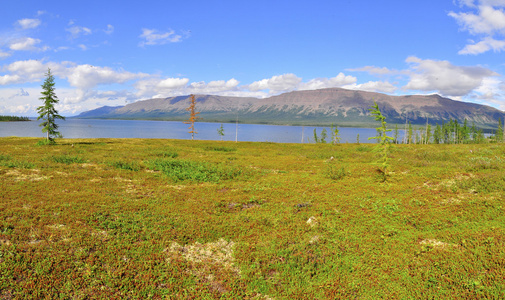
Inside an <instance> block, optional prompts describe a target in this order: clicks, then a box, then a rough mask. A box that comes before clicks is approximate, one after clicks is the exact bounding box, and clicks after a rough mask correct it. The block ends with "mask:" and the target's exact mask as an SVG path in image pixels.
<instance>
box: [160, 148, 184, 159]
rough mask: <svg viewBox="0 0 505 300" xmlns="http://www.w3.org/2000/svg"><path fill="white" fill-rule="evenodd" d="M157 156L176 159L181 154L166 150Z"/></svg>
mask: <svg viewBox="0 0 505 300" xmlns="http://www.w3.org/2000/svg"><path fill="white" fill-rule="evenodd" d="M157 156H161V157H164V158H176V157H178V156H179V153H177V152H175V151H174V150H170V149H169V150H165V151H163V152H160V153H158V154H157Z"/></svg>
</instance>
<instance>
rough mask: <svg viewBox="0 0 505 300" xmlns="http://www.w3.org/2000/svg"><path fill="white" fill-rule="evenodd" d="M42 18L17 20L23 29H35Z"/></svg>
mask: <svg viewBox="0 0 505 300" xmlns="http://www.w3.org/2000/svg"><path fill="white" fill-rule="evenodd" d="M40 23H41V22H40V20H39V19H21V20H18V21H17V22H16V24H17V25H18V26H20V27H21V29H33V28H37V27H39V25H40Z"/></svg>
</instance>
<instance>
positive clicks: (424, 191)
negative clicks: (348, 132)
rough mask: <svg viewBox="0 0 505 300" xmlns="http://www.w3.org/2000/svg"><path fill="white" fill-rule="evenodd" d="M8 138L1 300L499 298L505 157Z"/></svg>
mask: <svg viewBox="0 0 505 300" xmlns="http://www.w3.org/2000/svg"><path fill="white" fill-rule="evenodd" d="M36 142H37V139H32V138H0V199H1V200H0V298H2V299H11V298H13V299H18V298H22V299H44V298H46V299H55V298H62V299H98V298H100V299H148V298H152V299H162V298H166V299H170V298H181V299H214V298H216V299H217V298H223V299H338V298H343V299H381V298H388V299H456V298H457V299H479V298H481V299H503V298H505V283H504V281H503V278H505V212H504V200H505V199H504V198H505V173H504V172H503V170H504V168H505V147H504V146H503V145H501V144H483V145H477V144H459V145H394V146H392V147H391V148H390V152H389V161H388V162H389V165H390V167H388V172H389V174H388V181H386V182H382V180H381V178H382V175H381V174H380V172H378V168H377V166H376V165H375V164H374V162H375V161H376V159H377V158H376V153H374V151H372V150H373V148H374V147H375V145H369V144H338V145H331V144H274V143H233V142H220V141H191V140H159V139H157V140H154V139H153V140H151V139H86V140H79V139H62V140H58V144H56V145H52V146H35V144H36Z"/></svg>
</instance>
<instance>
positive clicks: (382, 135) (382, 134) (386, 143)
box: [368, 101, 393, 181]
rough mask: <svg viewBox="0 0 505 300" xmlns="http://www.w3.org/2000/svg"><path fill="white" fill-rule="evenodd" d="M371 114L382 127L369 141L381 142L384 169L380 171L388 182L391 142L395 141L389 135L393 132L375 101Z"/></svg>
mask: <svg viewBox="0 0 505 300" xmlns="http://www.w3.org/2000/svg"><path fill="white" fill-rule="evenodd" d="M369 110H370V113H371V114H372V117H373V118H374V119H375V121H379V122H381V126H380V127H377V128H376V129H377V132H378V133H379V134H378V135H377V136H375V137H370V138H368V139H369V140H372V139H377V141H378V142H379V144H378V148H377V149H378V150H379V151H381V152H382V155H381V161H382V162H381V167H382V169H379V170H380V171H381V173H382V175H383V176H384V177H383V180H384V181H386V178H387V169H388V168H389V162H388V159H389V147H390V144H391V141H392V140H393V138H392V137H390V136H388V135H387V133H388V132H389V131H391V129H387V126H386V125H387V124H386V117H384V116H383V115H382V113H381V111H380V109H379V105H378V104H377V103H376V102H375V101H374V105H373V106H372V108H370V109H369Z"/></svg>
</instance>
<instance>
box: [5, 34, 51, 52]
mask: <svg viewBox="0 0 505 300" xmlns="http://www.w3.org/2000/svg"><path fill="white" fill-rule="evenodd" d="M40 42H41V40H39V39H34V38H30V37H24V38H20V39H15V40H13V41H12V42H11V44H10V45H9V48H10V49H11V50H14V51H36V50H47V47H43V48H37V47H35V45H37V44H40Z"/></svg>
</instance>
